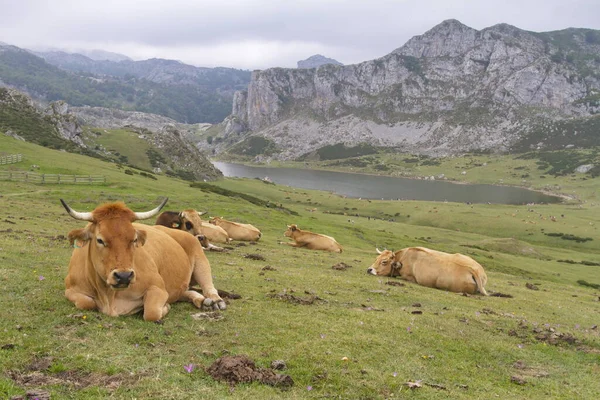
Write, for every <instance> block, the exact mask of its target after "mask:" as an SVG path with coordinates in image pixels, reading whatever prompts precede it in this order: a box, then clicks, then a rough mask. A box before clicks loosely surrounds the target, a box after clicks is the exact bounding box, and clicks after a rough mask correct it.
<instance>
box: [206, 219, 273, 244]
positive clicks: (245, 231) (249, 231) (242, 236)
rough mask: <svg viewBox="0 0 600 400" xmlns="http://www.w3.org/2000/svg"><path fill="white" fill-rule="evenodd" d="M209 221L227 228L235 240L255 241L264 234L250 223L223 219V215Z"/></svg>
mask: <svg viewBox="0 0 600 400" xmlns="http://www.w3.org/2000/svg"><path fill="white" fill-rule="evenodd" d="M208 222H210V223H211V224H213V225H215V226H220V227H221V228H223V229H225V231H226V232H227V234H228V235H229V237H230V238H232V239H233V240H246V241H251V242H255V241H257V240H258V239H260V237H261V236H262V233H260V231H259V230H258V228H256V227H255V226H253V225H250V224H241V223H239V222H232V221H227V220H226V219H223V217H213V218H211V219H209V220H208Z"/></svg>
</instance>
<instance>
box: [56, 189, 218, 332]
mask: <svg viewBox="0 0 600 400" xmlns="http://www.w3.org/2000/svg"><path fill="white" fill-rule="evenodd" d="M166 202H167V199H165V200H164V201H163V202H162V204H161V205H159V206H158V207H156V208H155V209H153V210H151V211H148V212H134V211H132V210H130V209H129V208H127V207H126V206H125V204H124V203H122V202H117V203H107V204H103V205H100V206H98V207H96V209H94V210H93V211H92V212H78V211H75V210H73V209H72V208H71V207H69V206H68V205H67V203H65V202H64V201H63V200H62V199H61V203H62V204H63V206H64V207H65V209H66V210H67V212H68V213H69V215H71V216H72V217H73V218H75V219H77V220H81V221H88V224H87V225H86V226H85V228H81V229H74V230H72V231H71V232H69V234H68V237H69V240H70V242H71V244H73V246H74V247H75V249H74V250H73V253H72V255H71V261H70V263H69V271H68V273H67V277H66V278H65V288H66V289H65V296H66V297H67V299H69V300H70V301H71V302H73V303H74V304H75V306H76V307H77V308H78V309H81V310H99V311H100V312H102V313H104V314H107V315H110V316H113V317H116V316H119V315H129V314H134V313H137V312H139V311H141V310H143V316H144V320H146V321H158V320H160V319H162V318H164V317H165V315H167V313H168V312H169V309H170V304H171V303H174V302H176V301H188V302H191V303H193V304H194V305H195V306H196V307H197V308H208V309H213V310H219V309H221V310H224V309H225V308H226V305H225V302H224V301H223V300H222V299H221V297H220V296H219V294H218V292H217V289H215V287H214V286H213V281H212V275H211V268H210V264H209V262H208V259H207V258H206V256H205V255H204V251H203V250H202V247H201V246H200V243H198V240H196V238H194V237H193V236H191V235H190V234H188V233H186V232H182V231H180V230H176V229H171V228H166V227H163V226H150V225H143V224H137V223H134V221H137V220H142V219H148V218H152V217H154V216H155V215H156V214H158V213H159V212H160V209H161V208H162V207H163V206H164V205H165V203H166ZM196 283H198V284H199V285H200V286H201V288H202V294H200V293H199V292H197V291H194V290H191V289H190V286H192V285H194V284H196Z"/></svg>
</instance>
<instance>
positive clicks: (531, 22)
mask: <svg viewBox="0 0 600 400" xmlns="http://www.w3.org/2000/svg"><path fill="white" fill-rule="evenodd" d="M3 3H4V4H3ZM0 9H1V10H2V14H0V41H3V42H6V43H10V44H14V45H16V46H20V47H27V48H39V47H56V48H65V49H71V50H75V49H98V48H99V49H103V50H107V51H114V52H119V53H123V54H126V55H128V56H130V57H132V58H134V59H144V58H151V57H160V58H173V59H178V60H181V61H183V62H186V63H189V64H193V65H198V66H209V67H212V66H227V67H235V68H244V69H255V68H268V67H273V66H281V67H295V66H296V61H298V60H301V59H305V58H307V57H309V56H311V55H313V54H315V53H320V54H323V55H325V56H327V57H332V58H335V59H337V60H339V61H341V62H343V63H345V64H350V63H357V62H361V61H366V60H370V59H374V58H377V57H381V56H383V55H385V54H387V53H389V52H391V51H392V50H394V49H396V48H398V47H400V46H402V45H403V44H404V43H405V42H406V41H407V40H408V39H410V38H411V37H412V36H415V35H420V34H422V33H424V32H425V31H427V30H428V29H430V28H432V27H433V26H435V25H437V24H438V23H440V22H442V21H443V20H445V19H449V18H455V19H458V20H459V21H461V22H462V23H464V24H466V25H468V26H470V27H473V28H475V29H483V28H485V27H488V26H491V25H494V24H497V23H501V22H505V23H509V24H511V25H515V26H517V27H519V28H521V29H527V30H531V31H536V32H542V31H550V30H560V29H565V28H568V27H581V28H592V29H597V28H600V1H598V0H571V1H570V2H565V1H564V0H503V1H497V0H420V1H419V0H369V1H367V0H296V1H285V2H282V1H273V0H236V1H232V0H220V1H218V0H210V1H209V0H202V1H199V0H169V1H166V0H103V1H99V2H92V1H87V0H85V1H84V0H54V1H52V2H48V1H47V0H44V1H40V0H21V1H16V0H0Z"/></svg>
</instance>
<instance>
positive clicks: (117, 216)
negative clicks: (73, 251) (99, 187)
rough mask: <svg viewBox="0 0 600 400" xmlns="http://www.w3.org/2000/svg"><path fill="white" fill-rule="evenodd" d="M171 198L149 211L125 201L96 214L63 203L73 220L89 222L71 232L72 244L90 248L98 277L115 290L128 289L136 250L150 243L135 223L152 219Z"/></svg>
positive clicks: (131, 279)
mask: <svg viewBox="0 0 600 400" xmlns="http://www.w3.org/2000/svg"><path fill="white" fill-rule="evenodd" d="M167 200H168V198H167V199H165V200H163V202H162V203H161V204H160V205H159V206H158V207H156V208H155V209H153V210H151V211H148V212H134V211H131V210H130V209H129V208H127V207H126V206H125V204H124V203H122V202H117V203H108V204H103V205H101V206H99V207H97V208H96V209H95V210H94V211H92V212H78V211H75V210H73V209H72V208H71V207H69V206H68V205H67V203H65V202H64V200H62V199H61V200H60V201H61V203H62V205H63V206H64V207H65V209H66V210H67V212H68V213H69V215H71V216H72V217H73V218H75V219H78V220H82V221H88V222H89V224H87V226H86V227H85V228H82V229H75V230H72V231H71V232H69V235H68V236H69V240H70V241H71V244H75V245H81V246H86V245H87V246H89V247H88V254H89V257H90V260H91V261H92V264H93V266H94V269H95V270H96V273H97V274H98V276H100V277H101V278H102V280H103V281H104V282H105V283H106V284H107V285H108V286H110V287H112V288H113V289H126V288H127V287H129V285H131V284H132V283H134V282H135V279H136V275H135V266H134V264H133V255H134V251H135V250H136V248H137V247H138V246H143V245H144V243H145V242H146V231H144V230H142V229H135V228H134V227H133V224H132V222H134V221H136V220H139V219H147V218H152V217H153V216H155V215H156V214H158V213H159V211H160V209H161V208H162V207H164V205H165V204H166V203H167Z"/></svg>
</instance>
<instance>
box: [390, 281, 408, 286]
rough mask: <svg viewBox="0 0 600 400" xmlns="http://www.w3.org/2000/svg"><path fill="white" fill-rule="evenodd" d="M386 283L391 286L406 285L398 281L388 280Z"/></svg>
mask: <svg viewBox="0 0 600 400" xmlns="http://www.w3.org/2000/svg"><path fill="white" fill-rule="evenodd" d="M385 284H386V285H390V286H406V284H404V283H402V282H398V281H387V282H386V283H385Z"/></svg>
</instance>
